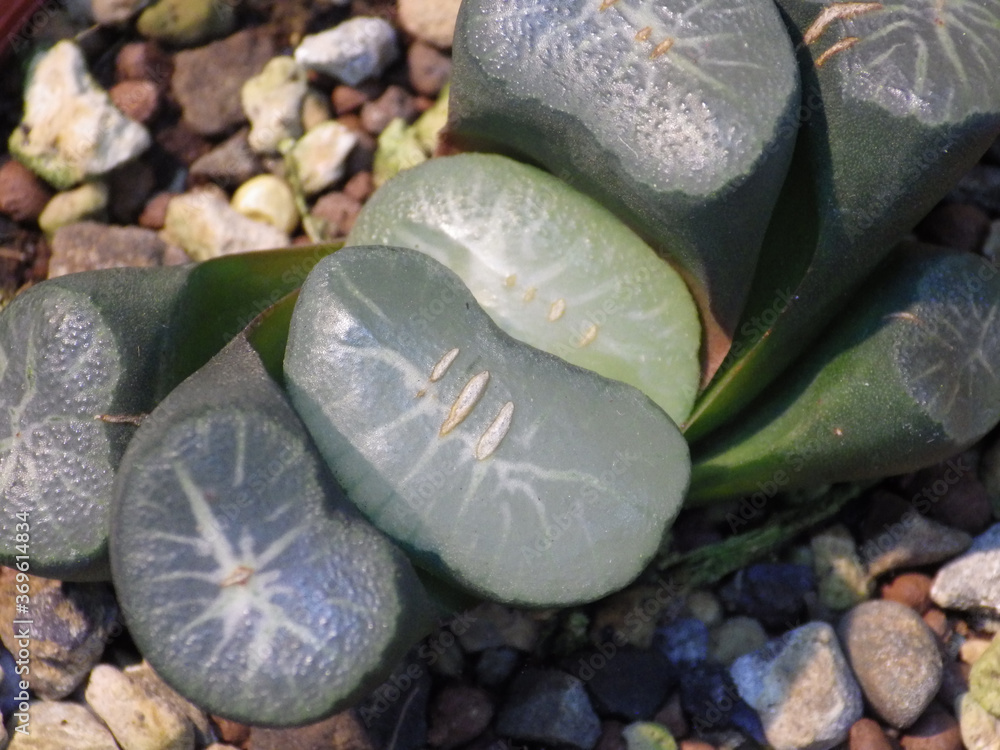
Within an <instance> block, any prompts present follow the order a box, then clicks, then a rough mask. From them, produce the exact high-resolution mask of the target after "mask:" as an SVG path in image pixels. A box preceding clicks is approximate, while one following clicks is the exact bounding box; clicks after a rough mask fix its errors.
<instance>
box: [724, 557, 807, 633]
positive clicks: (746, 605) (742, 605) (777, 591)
mask: <svg viewBox="0 0 1000 750" xmlns="http://www.w3.org/2000/svg"><path fill="white" fill-rule="evenodd" d="M815 588H816V584H815V580H814V578H813V573H812V570H811V569H810V568H808V567H807V566H805V565H791V564H787V563H758V564H756V565H750V566H748V567H746V568H744V569H743V570H740V571H739V572H738V573H737V574H736V575H735V576H734V577H733V578H732V579H731V580H730V581H729V582H728V583H727V584H726V585H725V586H723V588H722V590H721V592H720V594H721V596H722V599H723V601H724V602H725V604H726V605H727V607H728V608H730V609H733V610H735V611H737V612H741V613H743V614H746V615H749V616H751V617H755V618H757V619H758V620H760V621H761V623H762V624H763V625H764V626H765V627H773V628H784V627H787V626H788V624H789V623H791V622H795V621H796V620H797V619H798V617H799V615H800V614H801V612H802V611H803V609H804V608H805V596H806V594H807V593H809V592H811V591H814V590H815Z"/></svg>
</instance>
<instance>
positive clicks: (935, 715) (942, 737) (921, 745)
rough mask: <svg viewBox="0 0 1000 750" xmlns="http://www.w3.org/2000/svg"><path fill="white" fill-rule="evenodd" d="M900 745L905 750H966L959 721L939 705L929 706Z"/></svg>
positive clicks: (904, 734) (906, 732) (932, 704)
mask: <svg viewBox="0 0 1000 750" xmlns="http://www.w3.org/2000/svg"><path fill="white" fill-rule="evenodd" d="M899 744H900V745H902V747H903V750H964V748H963V746H962V732H961V730H960V729H959V726H958V721H956V720H955V717H954V716H952V715H951V713H950V712H948V711H946V710H945V709H944V708H942V707H941V706H940V705H939V704H937V703H931V705H930V706H928V708H927V710H926V711H924V713H923V715H921V717H920V718H919V719H917V721H916V722H915V723H914V724H913V726H911V727H910V728H909V729H907V730H906V731H905V732H904V733H903V735H902V737H900V738H899Z"/></svg>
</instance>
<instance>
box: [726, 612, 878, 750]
mask: <svg viewBox="0 0 1000 750" xmlns="http://www.w3.org/2000/svg"><path fill="white" fill-rule="evenodd" d="M730 674H731V675H732V677H733V682H735V683H736V688H737V690H738V691H739V693H740V696H741V697H742V698H743V700H745V701H746V702H747V703H748V704H749V705H750V706H751V707H752V708H753V709H754V710H756V711H757V713H758V714H759V715H760V718H761V722H762V723H763V725H764V732H765V734H766V735H767V740H768V742H769V743H770V744H771V745H772V746H773V747H774V748H775V750H829V749H830V748H833V747H835V746H836V745H837V744H838V743H840V742H843V741H844V740H846V739H847V736H848V732H849V731H850V729H851V725H852V724H853V723H854V722H855V721H857V720H858V719H860V718H861V715H862V712H863V709H864V706H863V702H862V699H861V689H860V688H859V687H858V684H857V683H856V682H855V680H854V677H853V676H852V675H851V670H850V668H849V667H848V665H847V660H846V659H845V658H844V655H843V653H842V652H841V650H840V646H839V645H838V643H837V636H836V633H835V632H834V630H833V628H832V627H831V626H830V625H828V624H827V623H824V622H814V623H809V624H808V625H803V626H802V627H799V628H796V629H795V630H791V631H789V632H788V633H786V634H785V635H784V636H782V637H781V638H780V639H778V640H776V641H773V642H771V643H769V644H768V645H766V646H765V647H764V648H762V649H760V650H758V651H753V652H751V653H749V654H746V655H744V656H741V657H740V658H738V659H737V660H736V661H735V662H733V664H732V666H731V667H730Z"/></svg>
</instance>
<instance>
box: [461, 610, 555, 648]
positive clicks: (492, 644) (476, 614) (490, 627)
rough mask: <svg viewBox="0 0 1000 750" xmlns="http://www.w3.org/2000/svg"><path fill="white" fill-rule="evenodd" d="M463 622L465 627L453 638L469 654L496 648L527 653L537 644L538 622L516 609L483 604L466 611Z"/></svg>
mask: <svg viewBox="0 0 1000 750" xmlns="http://www.w3.org/2000/svg"><path fill="white" fill-rule="evenodd" d="M466 620H467V627H465V628H464V629H463V630H462V631H461V632H458V631H456V633H455V634H456V635H457V636H458V641H459V643H460V644H461V645H462V648H463V649H465V651H466V652H468V653H477V652H479V651H485V650H486V649H488V648H496V647H498V646H509V647H510V648H515V649H517V650H518V651H524V652H528V653H530V652H531V651H533V650H534V648H535V645H536V644H537V643H538V636H539V627H538V622H537V621H536V620H533V619H532V618H531V617H529V616H528V614H527V613H526V612H523V611H522V610H519V609H513V608H511V607H505V606H504V605H502V604H495V603H493V602H486V603H484V604H480V605H478V606H476V607H474V608H473V609H471V610H469V611H468V612H467V613H466Z"/></svg>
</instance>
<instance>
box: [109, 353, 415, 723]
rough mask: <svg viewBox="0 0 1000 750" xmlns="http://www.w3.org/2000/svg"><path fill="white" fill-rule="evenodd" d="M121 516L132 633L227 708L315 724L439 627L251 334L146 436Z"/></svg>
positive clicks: (124, 594) (118, 569)
mask: <svg viewBox="0 0 1000 750" xmlns="http://www.w3.org/2000/svg"><path fill="white" fill-rule="evenodd" d="M112 521H113V525H112V536H111V563H112V569H113V572H114V583H115V589H116V591H117V594H118V598H119V601H120V603H121V607H122V610H123V612H124V613H125V617H126V622H127V624H128V627H129V632H130V633H131V635H132V637H133V639H134V640H135V642H136V644H137V645H138V646H139V648H140V650H141V651H142V653H143V655H144V656H145V658H146V659H147V660H148V661H149V663H150V664H151V665H152V666H153V667H154V669H156V671H157V673H158V674H160V675H161V676H162V677H163V678H164V679H165V680H166V681H167V682H168V683H169V684H170V685H172V686H173V687H174V688H175V689H176V690H177V691H178V692H180V693H181V694H182V695H184V696H185V697H187V698H188V699H189V700H191V701H193V702H194V703H196V704H198V705H199V706H201V707H202V708H204V709H205V710H208V711H210V712H211V713H214V714H218V715H221V716H225V717H227V718H230V719H233V720H236V721H240V722H244V723H252V724H260V725H268V726H291V725H300V724H306V723H310V722H313V721H316V720H318V719H320V718H323V717H324V716H328V715H330V714H332V713H334V712H335V711H338V710H341V709H344V708H347V707H349V706H350V705H351V704H352V703H353V702H355V701H356V700H358V699H359V698H361V697H362V696H363V695H364V694H365V693H366V692H367V691H369V690H371V689H372V688H373V687H374V686H375V685H377V684H378V683H379V682H381V680H382V679H384V678H385V677H386V676H387V675H388V673H389V671H390V670H391V669H392V667H393V666H394V664H395V663H396V662H397V661H398V660H399V659H400V658H401V657H402V656H403V654H404V653H405V651H406V649H407V648H409V647H410V646H411V645H412V644H413V643H414V642H415V641H416V640H417V639H419V638H420V637H421V636H422V635H424V634H425V632H426V629H427V628H428V626H429V624H430V622H429V615H430V607H429V604H428V602H427V600H426V598H425V596H424V594H423V590H422V588H421V586H420V584H419V582H418V580H417V578H416V574H415V573H414V571H413V569H412V568H411V567H410V565H409V563H408V561H407V560H406V558H405V557H404V556H403V555H402V553H400V552H399V551H398V550H396V549H395V548H394V547H393V546H392V545H391V544H390V543H389V542H388V541H387V540H386V539H385V538H384V537H383V536H382V535H381V534H379V533H378V532H377V531H375V529H373V528H372V527H371V526H370V525H369V524H368V523H367V522H365V521H364V519H362V518H361V517H360V516H358V514H357V513H356V512H355V511H354V510H353V508H351V507H350V505H349V504H348V503H347V502H346V501H345V499H344V496H343V492H342V490H341V489H340V488H339V486H337V484H336V483H335V482H334V481H333V479H332V478H331V477H330V475H329V472H328V471H327V469H326V467H325V465H324V464H323V461H322V459H321V458H320V457H319V455H318V453H317V452H316V450H315V447H314V446H313V444H312V442H311V441H310V439H309V436H308V434H307V433H306V431H305V428H304V427H303V426H302V423H301V422H300V421H299V419H298V418H297V417H296V415H295V413H294V411H293V410H292V409H291V407H290V405H289V404H288V402H287V401H286V398H285V396H284V394H283V393H282V391H281V389H280V388H279V387H278V386H277V384H276V383H275V382H274V381H273V380H271V378H270V376H269V375H268V374H267V371H266V369H265V367H264V365H263V363H262V361H261V360H260V357H259V356H258V355H257V353H256V352H255V351H254V350H253V349H252V348H251V346H250V345H249V343H248V342H247V341H246V339H245V338H243V337H239V338H237V339H235V340H234V341H233V342H232V343H231V344H230V345H229V346H227V347H226V349H224V350H223V351H222V352H221V353H220V354H219V355H218V356H216V357H215V358H213V359H212V361H211V362H209V364H208V365H206V366H205V367H204V368H202V369H201V370H199V371H198V372H197V373H195V374H194V375H192V376H191V377H190V378H189V379H188V380H186V381H185V382H184V383H182V384H181V385H180V386H179V387H178V388H177V389H175V390H174V391H173V392H172V393H171V394H170V395H169V396H168V397H167V398H166V399H165V400H164V401H163V402H162V403H161V404H160V405H159V406H158V407H157V408H156V410H155V411H154V412H153V413H152V414H151V415H150V417H149V419H148V420H147V421H146V422H145V423H144V424H143V426H142V427H141V428H140V430H139V432H138V433H137V435H136V437H135V439H134V440H133V442H132V444H131V445H130V446H129V450H128V452H127V453H126V455H125V458H124V459H123V461H122V466H121V472H120V475H119V479H118V482H117V484H116V492H115V505H114V513H113V518H112Z"/></svg>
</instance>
